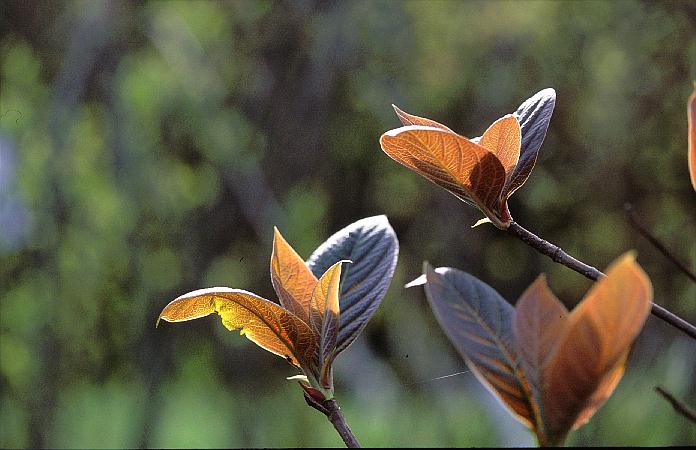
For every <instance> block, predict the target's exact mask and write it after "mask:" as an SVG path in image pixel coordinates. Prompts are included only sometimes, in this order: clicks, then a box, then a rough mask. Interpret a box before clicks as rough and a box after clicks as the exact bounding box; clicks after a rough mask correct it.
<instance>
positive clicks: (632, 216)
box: [624, 203, 696, 282]
mask: <svg viewBox="0 0 696 450" xmlns="http://www.w3.org/2000/svg"><path fill="white" fill-rule="evenodd" d="M624 209H625V210H626V215H627V216H628V220H629V221H630V222H631V225H633V228H635V229H636V230H637V231H638V232H639V233H640V234H642V235H643V237H645V239H647V240H648V241H650V243H651V244H652V245H653V246H654V247H655V248H656V249H658V250H659V251H660V253H662V254H663V255H664V256H665V257H666V258H667V259H669V260H670V261H672V264H674V265H675V266H677V268H679V270H681V271H682V272H684V273H685V274H686V276H687V277H689V278H691V280H692V281H694V282H696V273H694V272H693V271H692V270H691V269H689V268H688V267H687V266H686V264H684V263H683V262H682V261H681V260H680V259H679V258H677V257H676V256H674V254H673V253H672V252H671V251H669V249H668V248H667V247H666V246H665V245H664V244H663V243H662V242H661V241H660V240H659V239H657V237H655V235H654V234H652V233H651V232H650V230H648V229H647V228H646V227H645V226H644V225H643V224H642V223H641V222H640V220H638V216H637V215H636V213H635V211H634V210H633V205H631V204H630V203H626V205H625V206H624Z"/></svg>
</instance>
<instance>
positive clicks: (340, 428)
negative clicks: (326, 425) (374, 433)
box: [304, 392, 360, 448]
mask: <svg viewBox="0 0 696 450" xmlns="http://www.w3.org/2000/svg"><path fill="white" fill-rule="evenodd" d="M304 397H305V400H306V401H307V404H308V405H309V406H311V407H312V408H314V409H316V410H317V411H319V412H321V413H322V414H324V415H325V416H326V417H327V418H328V419H329V422H331V424H332V425H333V426H334V428H335V429H336V431H337V432H338V434H339V435H340V436H341V439H343V442H344V443H345V444H346V447H348V448H360V443H359V442H358V439H357V438H356V437H355V435H354V434H353V431H351V429H350V427H349V426H348V423H347V422H346V418H345V417H344V416H343V412H341V407H340V406H338V403H336V400H334V399H331V400H324V401H323V402H319V401H317V400H315V399H314V398H313V397H312V396H311V395H309V394H307V392H305V393H304Z"/></svg>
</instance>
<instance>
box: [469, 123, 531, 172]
mask: <svg viewBox="0 0 696 450" xmlns="http://www.w3.org/2000/svg"><path fill="white" fill-rule="evenodd" d="M520 140H521V134H520V124H519V123H518V122H517V119H515V117H514V116H512V115H510V114H508V115H507V116H505V117H501V118H500V119H498V120H496V121H495V122H493V124H491V126H490V127H488V129H487V130H486V131H485V132H484V133H483V136H481V140H480V141H479V145H481V146H482V147H485V148H486V149H488V151H490V152H491V153H493V154H494V155H495V156H497V157H498V160H499V161H500V163H501V164H502V165H503V169H505V182H506V183H508V182H509V181H510V178H511V177H512V172H513V171H514V170H515V166H517V161H518V160H519V159H520Z"/></svg>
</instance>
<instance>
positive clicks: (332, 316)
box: [309, 261, 348, 388]
mask: <svg viewBox="0 0 696 450" xmlns="http://www.w3.org/2000/svg"><path fill="white" fill-rule="evenodd" d="M343 262H348V261H339V262H337V263H335V264H334V265H333V266H331V267H330V268H329V270H327V271H326V272H325V273H324V275H322V276H321V278H320V279H319V282H318V283H317V285H316V287H315V288H314V292H313V293H312V300H311V309H310V314H309V324H310V326H311V327H312V330H313V331H314V333H315V334H316V335H317V336H319V367H320V370H321V384H322V386H324V387H325V388H331V379H330V378H331V374H330V370H331V364H332V363H333V359H334V356H335V351H336V338H337V336H338V324H339V314H340V307H339V301H338V289H339V283H340V281H341V264H342V263H343Z"/></svg>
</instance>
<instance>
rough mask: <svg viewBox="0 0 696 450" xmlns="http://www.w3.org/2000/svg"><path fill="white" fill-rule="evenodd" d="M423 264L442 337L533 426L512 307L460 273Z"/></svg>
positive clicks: (497, 393) (489, 289)
mask: <svg viewBox="0 0 696 450" xmlns="http://www.w3.org/2000/svg"><path fill="white" fill-rule="evenodd" d="M424 266H425V267H424V270H423V271H424V272H425V275H426V279H427V282H426V284H425V293H426V297H427V298H428V302H429V303H430V306H431V308H432V310H433V312H434V313H435V317H436V318H437V320H438V322H439V323H440V326H441V327H442V329H443V330H444V331H445V333H446V334H447V337H449V339H450V341H451V342H452V344H453V345H454V346H455V347H456V349H457V350H458V351H459V353H460V354H461V355H462V357H463V358H464V359H465V360H466V362H467V365H468V366H469V368H470V369H471V370H472V371H473V372H474V373H475V374H476V377H477V378H478V379H479V381H481V382H482V383H483V384H484V385H485V386H486V387H487V388H488V389H489V390H491V391H492V392H493V393H494V394H495V395H496V396H497V397H498V398H500V399H502V401H503V402H504V404H506V405H507V406H508V407H509V408H510V410H511V411H512V412H513V414H514V415H515V416H516V417H517V418H518V419H519V420H520V421H521V422H523V423H525V424H526V425H527V426H529V427H531V428H533V427H534V423H535V414H534V411H533V408H532V405H531V404H530V401H529V398H530V392H529V388H528V382H527V381H526V379H525V376H524V374H523V373H522V372H521V370H520V369H519V366H518V355H517V351H516V349H515V343H514V336H513V331H512V321H513V315H514V310H513V308H512V306H510V304H509V303H507V302H506V301H505V299H503V298H502V297H501V296H500V294H498V293H497V292H496V291H495V290H494V289H493V288H491V287H490V286H488V285H487V284H485V283H484V282H482V281H480V280H478V279H477V278H475V277H473V276H471V275H469V274H467V273H465V272H462V271H459V270H456V269H451V268H448V267H440V268H438V269H435V270H433V268H432V267H431V266H430V265H429V264H427V263H425V265H424Z"/></svg>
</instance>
